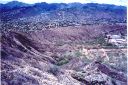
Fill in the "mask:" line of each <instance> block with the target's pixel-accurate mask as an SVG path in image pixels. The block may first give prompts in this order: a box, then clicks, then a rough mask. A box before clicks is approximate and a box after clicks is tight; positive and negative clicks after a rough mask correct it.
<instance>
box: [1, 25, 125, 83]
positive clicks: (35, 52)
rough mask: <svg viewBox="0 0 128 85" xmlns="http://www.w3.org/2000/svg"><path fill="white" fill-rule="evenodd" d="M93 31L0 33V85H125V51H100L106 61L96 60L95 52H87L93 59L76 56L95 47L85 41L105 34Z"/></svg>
mask: <svg viewBox="0 0 128 85" xmlns="http://www.w3.org/2000/svg"><path fill="white" fill-rule="evenodd" d="M93 29H94V28H91V27H81V28H78V27H74V28H73V27H71V28H67V27H64V28H63V27H62V28H56V29H55V28H52V29H46V30H42V31H31V32H22V31H19V32H18V31H10V32H3V33H1V77H2V85H22V84H25V85H50V84H51V85H96V84H98V85H126V82H127V80H126V49H118V50H112V49H108V51H107V50H105V49H104V50H105V51H106V54H107V58H109V59H108V60H107V59H106V58H104V59H101V58H98V57H99V56H101V55H97V54H96V53H98V51H97V50H96V49H95V48H90V49H92V50H93V49H94V51H92V52H91V53H90V54H91V56H93V57H92V58H94V59H92V58H91V56H90V54H88V55H83V54H82V53H81V52H80V50H81V49H83V47H84V49H86V48H87V47H86V46H88V48H89V47H90V46H92V45H94V44H95V43H94V44H87V43H85V42H86V41H89V40H90V42H92V41H95V38H96V37H99V36H101V35H103V32H105V30H104V29H103V28H100V27H99V29H98V30H100V31H95V30H93ZM120 29H121V31H123V29H122V28H120ZM108 30H110V29H108ZM101 47H102V45H101ZM88 48H87V49H88ZM98 49H100V48H98ZM113 49H114V48H113Z"/></svg>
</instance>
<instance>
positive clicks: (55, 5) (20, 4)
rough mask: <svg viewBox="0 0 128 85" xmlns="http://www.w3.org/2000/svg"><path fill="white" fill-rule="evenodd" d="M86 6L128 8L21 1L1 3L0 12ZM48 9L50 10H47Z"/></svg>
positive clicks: (94, 4)
mask: <svg viewBox="0 0 128 85" xmlns="http://www.w3.org/2000/svg"><path fill="white" fill-rule="evenodd" d="M84 5H87V6H94V7H96V6H97V5H101V6H102V7H104V6H106V5H107V6H110V7H121V8H126V7H125V6H116V5H111V4H98V3H86V4H82V3H76V2H75V3H68V4H67V3H46V2H41V3H34V4H28V3H23V2H19V1H11V2H8V3H6V4H2V3H0V10H1V11H6V10H7V9H10V10H11V9H14V8H21V7H31V6H34V7H35V6H36V7H42V8H45V9H49V8H50V9H52V8H53V9H55V8H75V7H76V8H79V7H83V6H84ZM47 7H48V8H47Z"/></svg>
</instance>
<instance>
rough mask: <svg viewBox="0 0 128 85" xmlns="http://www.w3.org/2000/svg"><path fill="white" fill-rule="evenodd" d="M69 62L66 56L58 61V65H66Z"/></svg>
mask: <svg viewBox="0 0 128 85" xmlns="http://www.w3.org/2000/svg"><path fill="white" fill-rule="evenodd" d="M68 62H69V60H68V59H67V58H64V59H62V60H60V61H58V62H57V65H58V66H61V65H64V64H66V63H68Z"/></svg>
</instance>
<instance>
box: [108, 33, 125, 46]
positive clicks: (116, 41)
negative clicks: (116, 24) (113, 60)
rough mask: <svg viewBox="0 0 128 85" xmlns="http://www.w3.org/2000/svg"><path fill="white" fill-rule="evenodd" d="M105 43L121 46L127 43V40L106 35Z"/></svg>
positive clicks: (119, 36) (118, 36)
mask: <svg viewBox="0 0 128 85" xmlns="http://www.w3.org/2000/svg"><path fill="white" fill-rule="evenodd" d="M106 41H107V43H111V44H114V45H117V46H119V47H120V46H122V45H124V44H126V43H127V40H126V39H124V38H121V35H110V34H109V35H107V37H106Z"/></svg>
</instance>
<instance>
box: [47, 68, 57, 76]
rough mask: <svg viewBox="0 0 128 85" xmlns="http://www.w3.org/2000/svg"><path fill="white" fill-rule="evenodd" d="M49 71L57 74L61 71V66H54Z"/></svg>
mask: <svg viewBox="0 0 128 85" xmlns="http://www.w3.org/2000/svg"><path fill="white" fill-rule="evenodd" d="M48 72H49V73H52V74H53V75H55V76H56V75H57V74H58V72H59V68H58V67H57V66H53V67H51V68H50V69H49V70H48Z"/></svg>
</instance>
